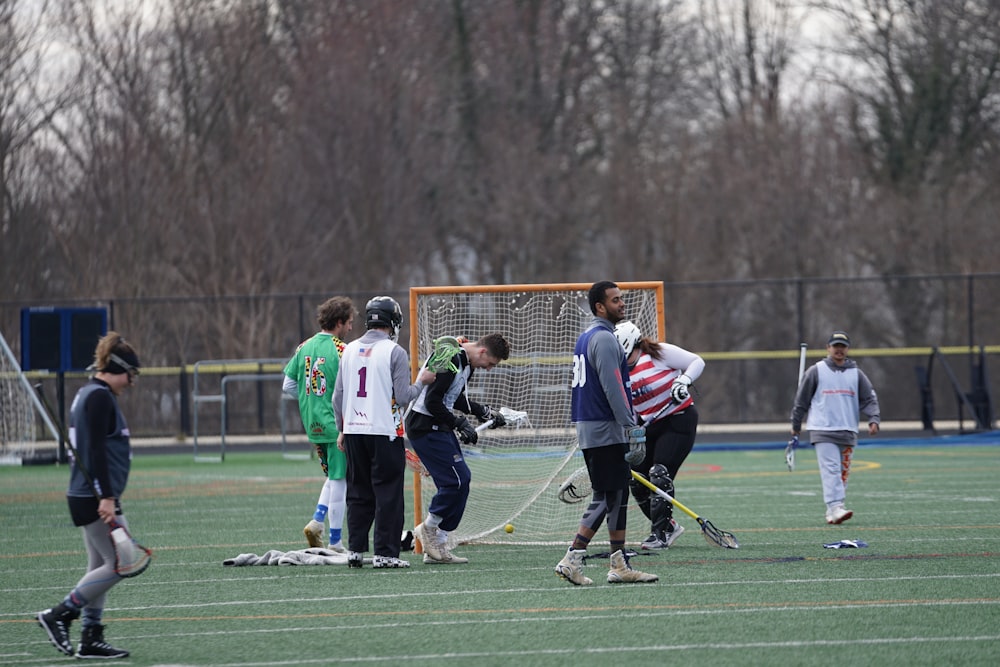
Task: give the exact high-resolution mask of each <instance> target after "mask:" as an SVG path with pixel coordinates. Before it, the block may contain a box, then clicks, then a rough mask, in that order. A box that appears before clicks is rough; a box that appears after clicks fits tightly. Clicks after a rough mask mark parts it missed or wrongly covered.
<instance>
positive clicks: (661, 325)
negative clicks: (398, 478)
mask: <svg viewBox="0 0 1000 667" xmlns="http://www.w3.org/2000/svg"><path fill="white" fill-rule="evenodd" d="M591 285H592V283H550V284H520V285H462V286H438V287H412V288H410V302H409V326H410V363H411V365H412V370H413V373H414V375H415V374H416V372H417V370H418V369H419V368H420V366H421V365H422V363H423V362H424V361H425V360H426V359H427V357H428V356H429V355H430V354H431V352H432V348H433V340H434V339H435V338H438V337H439V336H443V335H451V336H465V337H467V338H468V339H470V340H476V339H478V338H479V337H480V336H483V335H485V334H488V333H494V332H499V333H501V334H503V335H504V337H506V338H507V340H508V341H509V342H510V345H511V355H510V359H508V360H507V361H505V362H503V363H501V364H500V365H499V366H498V367H497V368H495V369H493V370H492V371H489V372H484V371H478V372H477V373H476V374H475V376H474V377H473V380H472V382H471V383H470V385H469V387H468V389H467V395H468V396H469V397H470V398H471V399H472V400H474V401H477V402H480V403H486V404H488V405H490V406H493V407H502V406H506V407H509V408H512V409H514V410H519V411H524V412H527V413H528V422H529V423H528V424H527V425H521V426H519V427H517V428H504V429H497V430H487V431H484V432H483V433H481V434H480V439H479V443H477V445H476V446H472V447H467V446H464V447H463V451H464V453H465V460H466V462H467V463H468V464H469V467H470V469H471V470H472V475H473V477H472V485H471V494H472V495H471V496H470V499H469V505H468V508H467V510H466V514H465V517H464V518H463V520H462V523H461V525H460V526H459V528H458V530H456V531H455V533H454V534H453V535H452V537H453V538H454V541H457V542H473V541H476V542H483V541H485V542H505V543H520V544H525V543H540V544H549V543H554V542H555V543H558V542H560V541H565V539H566V535H565V533H566V532H567V531H572V530H574V529H575V528H574V525H575V522H577V521H579V518H580V517H579V513H580V508H579V507H575V506H569V505H564V504H562V503H559V502H558V500H557V499H556V491H557V489H558V487H559V485H560V484H561V483H562V482H563V481H564V479H565V478H566V477H568V476H569V474H571V473H572V472H573V470H574V469H575V468H576V467H577V466H576V465H575V464H576V463H579V461H577V460H576V459H580V460H582V459H581V457H580V456H579V455H578V452H577V447H576V437H575V429H574V428H573V425H572V422H571V419H570V385H571V382H572V356H573V347H574V346H575V344H576V340H577V338H578V337H579V335H580V333H582V332H583V330H584V329H585V328H586V327H587V326H588V324H589V323H590V321H591V319H592V318H593V314H592V313H591V312H590V306H589V303H588V300H587V293H588V291H589V290H590V287H591ZM617 285H618V286H619V287H620V288H621V290H622V292H623V294H624V297H625V303H626V317H627V318H628V319H630V320H632V321H633V322H635V323H636V325H638V326H639V328H640V329H641V330H642V332H643V335H646V336H649V337H651V338H653V339H656V340H663V338H664V335H665V331H666V327H665V312H664V298H663V297H664V287H663V282H662V281H643V282H618V283H617ZM570 463H573V464H574V465H570ZM566 468H570V469H569V470H567V469H566ZM414 487H415V488H414V507H413V510H414V515H415V516H414V519H415V521H416V522H419V521H421V520H422V514H423V508H425V507H427V504H428V503H429V501H430V498H431V497H432V496H433V494H434V485H433V483H432V482H431V481H430V480H429V479H428V478H425V479H424V481H421V479H420V476H419V475H415V478H414ZM553 503H554V504H553ZM560 505H562V507H560ZM563 513H565V516H566V521H562V520H560V519H559V517H560V516H562V514H563ZM507 523H513V524H514V525H515V531H514V532H513V533H506V532H505V531H504V530H503V528H504V526H505V525H506V524H507ZM557 531H558V532H557Z"/></svg>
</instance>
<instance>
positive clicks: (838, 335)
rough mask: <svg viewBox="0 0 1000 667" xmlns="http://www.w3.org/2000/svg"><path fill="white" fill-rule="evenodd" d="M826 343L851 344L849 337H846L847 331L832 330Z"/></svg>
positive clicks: (848, 345)
mask: <svg viewBox="0 0 1000 667" xmlns="http://www.w3.org/2000/svg"><path fill="white" fill-rule="evenodd" d="M826 344H827V345H846V346H847V347H850V346H851V339H850V337H848V335H847V333H846V332H844V331H834V332H833V333H832V334H830V340H828V341H826Z"/></svg>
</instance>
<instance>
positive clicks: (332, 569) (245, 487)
mask: <svg viewBox="0 0 1000 667" xmlns="http://www.w3.org/2000/svg"><path fill="white" fill-rule="evenodd" d="M686 471H689V472H686ZM67 472H68V470H67V468H66V467H64V466H63V467H37V468H0V526H2V531H0V572H2V577H0V581H2V584H0V600H2V601H0V663H3V664H18V665H38V664H54V663H59V662H63V661H66V660H70V658H66V657H62V656H61V655H60V654H58V653H57V652H56V650H55V649H54V648H53V647H52V646H51V645H50V644H49V643H48V640H47V639H46V637H45V635H44V632H43V631H42V630H41V628H39V627H38V626H37V624H36V622H35V621H34V613H35V612H37V611H38V610H40V609H43V608H46V607H48V606H51V605H53V604H55V603H57V602H59V601H60V600H61V599H62V597H63V596H64V595H65V594H66V592H68V590H69V589H70V588H72V586H73V584H74V583H75V582H76V580H77V579H78V578H79V577H80V575H81V574H82V572H83V567H84V561H85V556H84V553H83V546H82V540H81V538H80V535H79V532H78V529H75V528H73V527H72V526H71V524H70V521H69V517H68V513H67V511H66V506H65V499H64V495H63V494H64V491H65V484H66V477H67ZM998 473H1000V448H998V447H996V446H984V447H961V446H958V447H942V448H937V449H935V448H926V447H914V448H905V447H886V448H877V447H863V448H859V449H858V450H857V451H856V455H855V462H854V468H853V471H852V475H851V479H850V485H849V489H848V499H849V502H848V506H849V507H851V508H852V509H853V510H854V512H855V517H854V518H853V519H851V520H850V521H848V522H846V523H845V524H843V525H841V526H828V525H826V524H825V523H824V521H823V510H824V508H823V503H822V499H821V497H820V485H819V477H818V473H817V472H816V470H815V458H814V457H813V455H812V452H811V450H809V448H803V449H802V450H800V453H799V461H798V469H797V470H796V472H794V473H789V472H787V471H786V470H785V468H784V457H783V454H782V453H781V452H775V451H755V450H742V451H729V452H699V451H698V449H697V447H696V448H695V451H694V452H693V453H692V455H691V457H690V458H689V460H688V463H687V464H686V465H685V468H684V469H682V471H681V474H680V475H679V479H678V480H677V494H678V498H679V499H680V500H682V501H683V502H684V503H685V504H686V505H687V506H688V507H690V508H691V509H693V510H694V511H696V512H698V513H699V514H700V515H701V516H702V517H704V518H707V519H710V520H711V521H713V522H714V523H715V525H716V526H718V527H719V528H722V529H724V530H729V531H731V532H733V533H734V534H735V535H736V536H737V537H738V538H739V540H740V544H741V548H740V549H739V550H726V549H719V548H715V547H711V546H709V545H708V544H707V543H706V542H705V541H704V540H703V539H701V537H700V536H699V535H698V529H697V526H696V525H695V523H694V521H693V520H690V519H688V517H687V516H686V515H683V514H682V513H680V512H679V511H678V512H676V516H677V518H678V519H679V520H680V522H681V523H682V524H684V525H685V526H686V528H687V532H686V533H685V535H684V536H683V537H681V538H680V539H679V540H678V542H677V543H676V544H675V545H674V547H672V548H671V549H670V550H669V551H665V552H657V553H653V554H650V555H646V554H643V555H640V556H637V557H635V558H633V565H634V566H635V567H637V568H639V569H642V570H645V571H648V572H654V573H656V574H659V575H660V581H659V582H658V583H655V584H632V585H621V584H619V585H611V584H608V583H606V580H605V573H606V568H607V560H604V559H599V558H590V559H589V560H588V563H587V570H586V571H587V574H588V575H589V576H590V577H592V578H593V579H594V581H595V584H594V585H593V586H590V587H580V588H578V587H574V586H571V585H569V584H568V583H566V582H565V581H563V580H561V579H559V578H558V577H556V576H555V574H554V573H553V567H554V566H555V564H556V562H558V560H559V558H560V557H561V556H562V553H563V551H564V545H555V546H550V547H544V546H516V545H465V546H460V547H458V548H457V549H456V553H458V554H460V555H463V556H467V557H468V558H469V559H470V563H469V564H467V565H458V566H440V565H439V566H429V565H423V564H422V563H421V562H420V559H419V557H417V556H416V555H415V554H408V555H406V554H404V557H407V556H408V557H409V559H410V561H411V563H412V567H411V568H410V569H408V570H382V571H379V570H372V569H371V568H368V567H366V568H364V569H362V570H349V569H347V568H346V567H341V566H326V567H278V566H257V567H238V568H226V567H223V566H222V561H223V560H225V559H226V558H230V557H233V556H235V555H237V554H240V553H251V552H252V553H258V554H262V553H264V552H265V551H267V550H268V549H279V550H290V549H301V548H304V547H305V546H306V545H305V543H304V539H303V537H302V532H301V531H302V526H303V525H304V524H305V523H306V521H307V520H308V519H309V518H310V513H311V510H312V508H313V506H314V504H315V500H316V495H317V494H318V492H319V488H320V486H321V483H322V479H321V477H320V476H319V469H318V465H317V464H316V463H315V462H314V461H286V460H283V459H282V458H281V457H280V455H279V454H276V453H252V454H251V453H244V454H240V453H234V454H231V455H227V458H226V462H225V463H223V464H204V463H194V462H193V461H192V460H191V457H190V456H188V455H155V454H149V453H146V452H140V453H138V454H137V455H136V458H135V461H134V463H133V474H132V478H131V481H130V485H129V489H128V490H127V491H126V495H125V499H124V504H125V508H126V512H127V514H128V516H129V520H130V522H131V524H132V528H133V531H134V533H135V534H136V535H137V536H138V537H139V538H140V541H142V542H143V543H145V544H147V545H148V546H150V547H152V548H153V549H154V550H155V552H156V559H155V561H154V563H153V565H152V566H151V567H150V569H149V570H148V571H147V572H146V573H145V574H143V575H142V576H140V577H138V578H135V579H131V580H126V581H124V582H122V583H120V584H119V585H118V586H116V587H115V588H114V589H112V591H111V592H110V593H109V596H108V606H107V609H106V613H105V619H104V620H105V623H106V624H107V631H106V636H107V638H108V640H109V641H111V643H113V644H114V645H116V646H122V647H124V648H127V649H129V650H130V651H131V652H132V656H131V657H130V658H129V659H127V660H126V661H119V662H124V663H127V664H131V665H158V664H167V663H169V664H175V665H261V666H267V665H285V664H322V665H327V664H329V665H333V664H390V663H395V662H402V661H407V662H417V663H431V664H454V665H501V664H512V663H517V664H521V665H536V664H537V665H543V664H544V665H570V664H574V665H575V664H598V663H606V662H607V661H609V660H613V659H615V658H618V659H621V658H622V657H624V659H626V660H636V661H643V662H647V661H649V660H655V661H656V662H665V661H668V660H673V659H677V658H681V659H684V660H689V661H690V660H693V661H697V662H698V663H702V664H710V665H746V664H755V665H760V664H779V663H780V664H785V665H815V664H821V663H827V662H836V663H838V664H857V665H868V664H878V665H942V664H962V665H995V664H997V663H998V662H1000V629H998V628H1000V558H998V556H1000V511H998V509H1000V491H998V489H997V483H996V479H997V477H998ZM472 502H475V480H473V488H472ZM582 509H583V507H582V506H581V511H582ZM629 516H630V524H631V529H630V531H629V534H630V542H631V543H632V545H633V546H637V545H638V542H639V541H640V540H641V539H642V538H643V537H645V532H644V531H645V530H646V529H647V528H648V526H647V525H646V522H645V520H644V519H643V518H642V517H641V514H640V513H639V512H638V510H637V509H636V508H635V507H634V506H633V507H631V508H630V512H629ZM574 532H575V526H573V525H567V526H565V535H566V541H567V542H568V540H569V538H570V537H572V535H573V533H574ZM604 535H606V533H603V531H602V535H601V536H602V537H603V536H604ZM840 539H861V540H864V541H865V542H867V543H868V544H869V546H868V547H867V548H864V549H840V550H832V549H824V548H823V544H824V543H830V542H835V541H837V540H840ZM605 549H606V547H596V548H592V549H591V552H592V553H595V552H597V551H602V550H605ZM78 634H79V625H78V624H75V625H74V627H73V636H74V641H75V639H76V638H77V637H78Z"/></svg>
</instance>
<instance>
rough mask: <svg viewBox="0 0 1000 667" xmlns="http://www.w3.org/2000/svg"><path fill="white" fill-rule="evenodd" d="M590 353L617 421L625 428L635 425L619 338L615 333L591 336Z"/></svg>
mask: <svg viewBox="0 0 1000 667" xmlns="http://www.w3.org/2000/svg"><path fill="white" fill-rule="evenodd" d="M609 333H610V332H609ZM588 354H589V356H590V358H591V359H593V365H594V368H595V369H596V370H597V377H598V380H599V381H600V383H601V387H602V388H603V389H604V395H605V397H606V398H607V399H608V405H610V406H611V411H612V412H613V413H614V415H615V421H616V422H618V423H619V424H621V425H622V426H623V427H625V428H630V427H632V426H635V414H634V413H633V412H632V410H631V409H630V408H629V399H628V396H627V394H626V393H625V391H626V389H625V382H626V379H625V378H623V377H622V369H621V356H622V354H623V352H622V346H621V344H620V343H619V342H618V339H617V338H615V337H614V334H611V335H607V336H605V335H595V336H591V338H590V349H589V350H588Z"/></svg>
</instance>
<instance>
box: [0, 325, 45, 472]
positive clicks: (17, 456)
mask: <svg viewBox="0 0 1000 667" xmlns="http://www.w3.org/2000/svg"><path fill="white" fill-rule="evenodd" d="M36 415H40V416H41V417H42V421H43V422H44V423H45V424H46V426H47V427H48V429H49V433H50V435H51V437H52V438H53V439H54V440H55V439H57V436H56V430H55V426H54V425H52V424H51V421H50V420H49V419H48V415H46V414H44V413H43V412H42V411H41V408H40V406H39V400H38V397H37V396H35V393H34V391H33V390H32V388H31V384H30V383H29V382H28V379H27V378H26V377H24V374H23V373H22V372H21V365H20V364H19V363H18V362H17V359H16V358H15V357H14V353H13V352H12V351H11V349H10V346H9V345H7V340H6V339H5V338H4V337H3V333H0V465H21V464H22V463H24V462H26V461H27V462H30V461H31V460H32V459H33V458H34V456H35V449H36V447H37V442H38V433H37V432H36V430H37V424H38V419H37V418H36Z"/></svg>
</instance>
